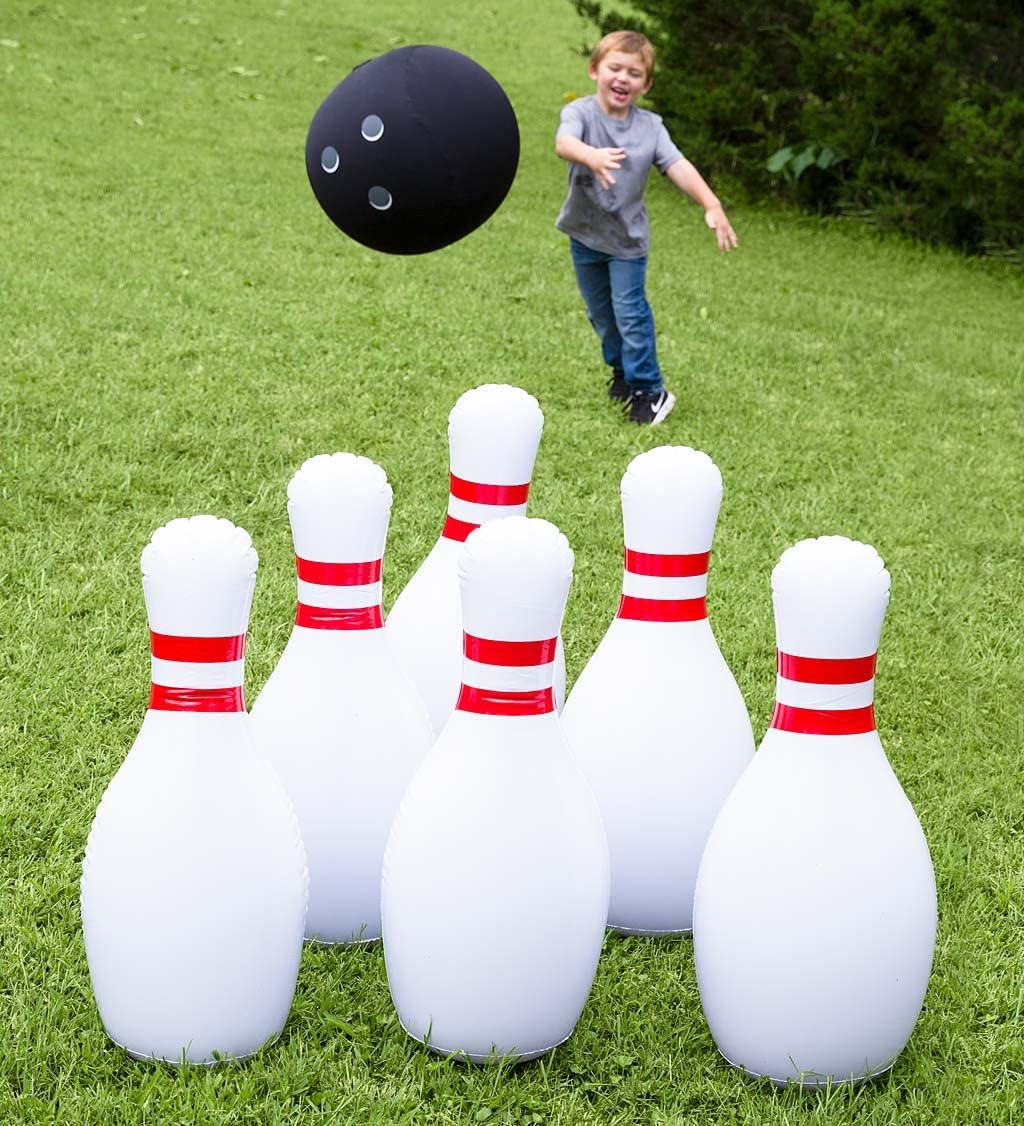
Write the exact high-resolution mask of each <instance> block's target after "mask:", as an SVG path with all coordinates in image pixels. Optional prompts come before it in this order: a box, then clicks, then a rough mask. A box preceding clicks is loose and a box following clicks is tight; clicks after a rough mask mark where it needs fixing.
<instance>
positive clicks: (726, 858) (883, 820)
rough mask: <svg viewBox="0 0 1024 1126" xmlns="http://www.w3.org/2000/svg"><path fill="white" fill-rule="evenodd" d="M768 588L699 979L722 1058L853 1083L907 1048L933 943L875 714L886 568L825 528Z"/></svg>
mask: <svg viewBox="0 0 1024 1126" xmlns="http://www.w3.org/2000/svg"><path fill="white" fill-rule="evenodd" d="M772 596H773V600H774V604H775V624H776V630H777V637H778V663H777V667H778V689H777V691H778V696H777V703H776V705H775V711H774V714H773V716H772V721H771V727H770V729H769V730H768V732H767V733H766V734H765V737H764V740H763V741H762V743H761V746H760V749H759V750H758V752H757V754H756V755H755V756H754V761H753V763H751V765H750V767H749V768H748V770H747V771H746V773H745V774H744V775H743V777H742V778H741V779H740V781H739V782H738V783H737V785H736V788H735V789H734V790H733V792H732V794H731V795H730V796H729V798H728V799H727V800H726V802H725V805H724V806H723V807H722V811H721V813H720V814H719V815H718V819H717V821H716V822H715V825H714V828H713V829H712V831H711V835H710V837H709V839H708V844H707V848H706V849H705V851H704V858H703V860H702V862H701V868H700V874H699V876H698V879H697V890H696V896H695V900H694V914H693V937H694V955H695V959H696V967H697V983H698V986H699V988H700V995H701V1000H702V1002H703V1005H704V1012H705V1014H706V1015H707V1018H708V1023H709V1024H710V1026H711V1032H712V1034H713V1035H714V1038H715V1042H716V1044H717V1045H718V1048H719V1051H721V1053H722V1055H723V1056H725V1058H726V1059H727V1060H728V1061H729V1062H730V1063H731V1064H733V1065H734V1066H736V1067H739V1068H742V1069H743V1070H744V1071H747V1072H749V1073H750V1074H751V1075H757V1076H768V1077H769V1078H771V1079H772V1080H774V1081H775V1082H776V1083H778V1084H784V1083H800V1084H803V1085H804V1086H815V1085H819V1084H825V1083H846V1082H851V1081H857V1080H860V1079H864V1078H867V1077H868V1076H872V1075H878V1074H880V1073H881V1072H883V1071H885V1070H887V1069H888V1068H889V1067H891V1066H892V1063H893V1061H894V1060H895V1058H896V1057H897V1056H898V1055H899V1053H900V1052H901V1051H902V1050H903V1047H904V1045H905V1044H906V1042H907V1040H908V1039H909V1037H910V1033H911V1030H912V1029H913V1027H914V1022H915V1021H916V1020H917V1017H918V1014H919V1013H920V1011H921V1005H922V1002H923V999H924V994H925V988H926V986H927V984H928V975H929V973H930V970H931V963H932V953H933V950H934V946H935V924H936V904H935V879H934V876H933V873H932V865H931V859H930V857H929V855H928V846H927V844H926V843H925V839H924V834H923V833H922V832H921V826H920V824H919V823H918V820H917V816H916V815H915V813H914V810H913V808H912V807H911V805H910V802H909V801H908V800H907V798H906V796H905V794H904V793H903V790H902V788H901V787H900V784H899V782H898V781H897V780H896V776H895V775H894V774H893V772H892V769H891V768H890V766H889V762H888V760H887V759H886V756H885V752H884V751H883V749H882V744H881V742H880V740H879V738H878V732H877V731H876V730H875V720H874V712H873V696H874V675H875V653H876V650H877V648H878V641H879V637H880V635H881V631H882V620H883V618H884V616H885V609H886V605H887V603H888V601H889V573H888V572H887V571H886V570H885V567H884V565H883V563H882V560H881V559H880V558H879V557H878V554H877V553H876V552H875V550H874V548H872V547H869V546H868V545H866V544H862V543H855V542H853V541H851V540H848V539H845V538H843V537H840V536H824V537H822V538H820V539H816V540H804V541H803V542H801V543H798V544H797V545H796V546H795V547H791V548H790V549H789V550H788V551H786V552H784V553H783V555H782V558H781V559H780V561H779V564H778V566H777V567H776V568H775V571H774V573H773V574H772Z"/></svg>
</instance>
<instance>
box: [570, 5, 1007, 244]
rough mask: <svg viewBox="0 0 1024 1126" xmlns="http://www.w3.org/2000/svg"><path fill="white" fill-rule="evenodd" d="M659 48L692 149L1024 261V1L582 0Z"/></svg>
mask: <svg viewBox="0 0 1024 1126" xmlns="http://www.w3.org/2000/svg"><path fill="white" fill-rule="evenodd" d="M573 2H574V4H575V7H576V9H577V11H578V12H579V13H580V14H581V15H583V16H585V17H587V18H588V19H590V20H591V21H593V22H594V24H595V25H596V26H597V28H598V29H599V31H600V33H601V34H604V33H606V32H608V31H612V30H616V29H618V28H622V27H636V28H637V29H638V30H641V31H643V32H645V33H646V34H647V36H648V37H649V38H650V39H651V41H652V42H653V43H654V44H655V46H656V48H657V51H658V63H657V78H656V82H655V85H654V88H653V89H652V91H651V93H650V95H649V101H650V103H651V104H652V105H653V107H654V108H655V109H656V110H657V111H658V112H659V113H661V114H662V115H663V116H664V117H665V119H666V123H667V125H668V127H669V129H670V131H671V132H672V133H673V135H674V137H675V139H676V141H677V143H679V145H680V147H681V148H682V149H683V151H684V152H687V153H692V154H693V156H694V162H695V163H696V164H697V165H698V167H699V168H701V170H702V171H704V172H705V173H706V174H710V175H711V176H712V177H714V176H716V175H719V176H721V175H722V174H723V173H728V174H729V176H730V178H732V179H734V180H735V181H736V182H737V183H738V184H740V185H742V186H744V187H745V188H747V189H749V190H750V191H752V192H756V193H759V194H764V193H765V192H774V193H777V194H778V195H781V196H783V197H786V198H789V199H791V200H793V201H795V202H796V203H798V204H800V205H801V206H803V207H807V208H811V209H814V210H818V211H820V212H823V213H829V214H853V215H856V216H858V217H859V218H861V219H863V220H865V221H867V222H871V223H874V224H877V225H878V226H880V227H887V228H898V229H899V230H901V231H903V232H905V233H907V234H910V235H913V236H916V237H918V238H920V239H923V240H925V241H928V242H936V243H945V244H949V245H952V246H955V247H957V248H959V249H961V250H963V251H966V252H968V253H971V254H987V255H993V256H998V257H1003V258H1007V259H1009V260H1011V261H1013V262H1015V263H1016V264H1018V265H1024V4H1021V2H1020V0H1008V2H1007V3H1004V4H997V3H985V2H984V0H772V2H771V3H765V2H763V0H715V3H701V2H693V3H687V2H685V0H636V2H635V3H633V4H632V5H631V9H632V10H633V11H635V12H637V13H640V15H639V16H637V15H635V14H625V13H623V12H622V11H617V10H615V9H614V8H611V7H608V6H607V5H605V4H602V3H601V2H600V0H573Z"/></svg>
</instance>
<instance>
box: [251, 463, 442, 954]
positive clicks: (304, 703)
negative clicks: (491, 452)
mask: <svg viewBox="0 0 1024 1126" xmlns="http://www.w3.org/2000/svg"><path fill="white" fill-rule="evenodd" d="M390 512H391V486H390V485H389V484H388V479H387V477H386V475H385V473H384V470H383V469H381V468H380V466H379V465H376V464H375V463H374V462H372V461H370V460H369V459H368V458H365V457H356V456H355V455H354V454H347V453H337V454H330V455H328V454H320V455H319V456H317V457H313V458H310V459H309V460H308V461H307V462H305V463H304V464H303V466H302V467H301V468H300V469H299V471H298V472H297V473H296V474H295V476H294V477H293V478H292V480H291V483H290V484H289V486H288V517H289V519H290V521H291V526H292V535H293V538H294V542H295V566H296V570H297V572H298V584H299V598H298V607H297V609H296V614H295V626H294V628H293V630H292V634H291V637H290V638H289V640H288V644H287V646H286V647H285V650H284V652H283V653H282V654H281V658H280V660H279V661H278V663H277V666H276V668H275V669H274V671H273V673H272V674H271V676H270V679H269V680H268V681H267V683H266V684H265V685H264V687H263V690H262V692H261V693H260V695H259V697H258V699H257V700H256V703H255V704H254V705H253V708H252V722H253V729H254V732H255V736H256V742H257V745H258V746H259V747H260V748H261V749H262V750H263V751H264V753H265V754H266V755H267V756H268V758H269V759H270V761H271V762H272V763H273V765H274V767H275V768H276V770H277V772H278V774H279V775H280V776H281V778H282V780H283V782H284V784H285V789H286V790H287V791H288V794H289V796H290V797H291V799H292V802H293V804H294V806H295V811H296V813H297V814H298V818H299V826H300V828H301V830H302V839H303V842H304V843H305V846H306V855H307V858H308V863H309V912H308V914H307V915H306V937H307V938H310V939H316V940H318V941H320V942H346V943H347V942H366V941H372V940H373V939H377V938H380V877H381V865H382V864H383V861H384V845H385V844H386V842H387V839H388V831H389V830H390V828H391V822H392V821H393V820H394V817H395V812H396V811H397V809H398V803H399V801H400V800H401V798H402V794H403V793H404V792H405V788H406V786H408V784H409V781H410V779H411V778H412V776H413V773H414V772H415V770H416V768H417V767H418V766H419V765H420V763H421V762H422V761H423V758H424V756H425V755H426V753H427V750H428V749H429V747H430V744H431V743H432V742H433V735H432V733H431V730H430V722H429V720H428V719H427V712H426V709H425V707H424V706H423V701H422V700H421V699H420V697H419V694H418V693H417V692H416V689H415V688H414V687H413V685H412V682H411V681H410V680H409V678H408V676H406V674H405V671H404V670H403V669H402V668H401V666H400V665H399V663H398V661H397V659H396V657H395V655H394V652H393V650H392V649H391V648H390V647H389V645H388V638H387V630H386V629H385V628H384V620H383V617H382V614H381V567H382V557H383V554H384V544H385V540H386V537H387V529H388V517H389V515H390Z"/></svg>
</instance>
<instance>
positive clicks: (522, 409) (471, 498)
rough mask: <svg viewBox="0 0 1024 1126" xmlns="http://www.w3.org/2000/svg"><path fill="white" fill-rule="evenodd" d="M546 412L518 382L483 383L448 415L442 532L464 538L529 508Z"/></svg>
mask: <svg viewBox="0 0 1024 1126" xmlns="http://www.w3.org/2000/svg"><path fill="white" fill-rule="evenodd" d="M543 429H544V415H543V413H542V412H541V409H540V406H539V405H538V403H537V400H536V399H535V398H534V397H533V396H532V395H530V394H529V393H528V392H526V391H524V390H522V388H520V387H509V386H507V385H504V384H485V385H484V386H482V387H476V388H474V389H473V390H472V391H467V392H466V393H465V394H464V395H461V396H460V397H459V400H458V401H457V402H456V404H455V406H454V407H453V408H452V411H451V414H450V415H449V416H448V445H449V452H450V474H449V494H448V516H447V519H446V520H445V525H444V529H443V531H442V533H441V534H442V536H443V537H444V538H445V539H450V540H456V541H460V542H461V541H464V540H465V539H466V537H467V536H468V535H469V533H470V532H471V531H473V530H474V528H478V527H480V526H481V525H483V524H486V523H487V522H488V521H490V520H495V519H500V518H501V517H505V516H522V515H525V513H526V500H527V495H528V493H529V491H530V479H531V477H532V476H533V463H534V461H535V460H536V458H537V447H538V445H539V444H540V436H541V431H542V430H543Z"/></svg>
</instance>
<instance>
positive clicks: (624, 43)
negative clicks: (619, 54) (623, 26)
mask: <svg viewBox="0 0 1024 1126" xmlns="http://www.w3.org/2000/svg"><path fill="white" fill-rule="evenodd" d="M612 51H623V52H624V53H625V54H627V55H639V56H640V58H641V59H643V63H644V69H645V70H646V71H647V81H648V82H650V81H652V80H653V79H654V46H653V44H652V43H651V41H650V40H649V39H648V38H647V36H646V35H641V34H640V32H639V31H612V32H609V33H608V34H607V35H606V36H605V37H604V38H603V39H602V40H601V42H600V43H598V45H597V46H596V47H595V48H594V49H593V51H591V52H590V65H591V66H597V65H598V63H599V62H600V61H601V60H602V59H603V58H604V57H605V55H607V54H610V53H611V52H612Z"/></svg>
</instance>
